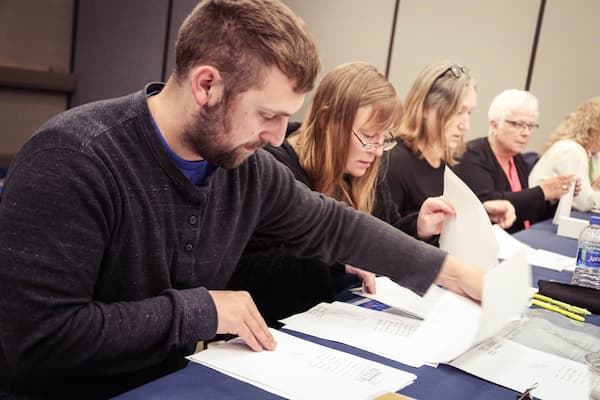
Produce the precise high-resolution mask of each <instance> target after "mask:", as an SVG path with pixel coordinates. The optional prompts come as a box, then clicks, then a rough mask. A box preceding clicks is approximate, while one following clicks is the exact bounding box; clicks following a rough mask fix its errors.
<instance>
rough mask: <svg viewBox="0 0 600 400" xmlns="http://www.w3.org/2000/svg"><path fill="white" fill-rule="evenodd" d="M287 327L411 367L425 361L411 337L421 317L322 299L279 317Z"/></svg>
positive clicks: (418, 365)
mask: <svg viewBox="0 0 600 400" xmlns="http://www.w3.org/2000/svg"><path fill="white" fill-rule="evenodd" d="M281 322H283V323H284V324H285V328H286V329H290V330H294V331H297V332H302V333H306V334H308V335H313V336H317V337H320V338H323V339H327V340H332V341H336V342H340V343H345V344H347V345H350V346H353V347H356V348H359V349H362V350H366V351H369V352H371V353H374V354H378V355H380V356H383V357H386V358H389V359H391V360H395V361H398V362H401V363H404V364H406V365H410V366H412V367H420V366H422V365H423V364H424V363H425V361H424V360H423V357H422V356H421V354H420V353H419V349H418V348H416V347H415V346H413V342H412V341H411V339H410V338H411V337H412V336H413V334H414V332H415V331H416V330H417V328H418V327H419V325H420V324H421V321H420V320H417V319H414V318H410V317H402V316H398V315H394V314H390V313H387V312H381V311H376V310H371V309H367V308H364V307H360V306H357V305H354V304H348V303H340V302H334V303H332V304H328V303H321V304H318V305H316V306H315V307H313V308H311V309H310V310H308V311H306V312H304V313H301V314H296V315H293V316H291V317H288V318H286V319H284V320H282V321H281Z"/></svg>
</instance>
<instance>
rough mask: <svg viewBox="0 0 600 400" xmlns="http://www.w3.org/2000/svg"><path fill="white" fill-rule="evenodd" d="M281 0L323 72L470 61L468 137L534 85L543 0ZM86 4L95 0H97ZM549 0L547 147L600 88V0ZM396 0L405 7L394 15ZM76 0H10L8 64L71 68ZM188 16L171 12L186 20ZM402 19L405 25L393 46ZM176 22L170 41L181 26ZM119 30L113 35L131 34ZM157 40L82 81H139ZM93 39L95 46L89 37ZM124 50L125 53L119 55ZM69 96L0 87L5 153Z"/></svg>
mask: <svg viewBox="0 0 600 400" xmlns="http://www.w3.org/2000/svg"><path fill="white" fill-rule="evenodd" d="M105 1H106V2H108V3H110V5H112V8H111V10H115V11H111V12H116V13H118V12H120V11H119V10H121V8H119V6H118V5H119V4H121V5H122V4H127V5H128V7H129V8H133V9H135V10H138V11H139V13H137V12H134V14H135V15H140V13H142V14H143V13H144V12H146V13H149V14H151V16H153V17H155V18H157V20H160V15H158V14H161V13H165V12H166V11H165V10H166V9H167V5H169V4H172V14H173V15H172V18H174V19H175V20H177V19H181V18H183V15H185V14H186V13H187V11H189V9H191V8H192V6H193V5H194V4H195V0H173V1H172V2H169V0H153V1H150V2H146V1H139V0H138V1H135V2H132V1H129V2H127V3H121V2H120V0H110V1H109V0H105ZM283 1H285V2H286V3H287V4H288V5H289V6H290V7H291V8H292V9H293V10H294V11H296V12H297V13H298V14H299V15H300V16H301V17H303V18H304V19H305V20H306V21H307V23H308V25H309V28H310V30H311V32H312V33H313V35H314V36H315V38H316V40H317V43H318V46H319V48H320V53H321V59H322V62H323V72H326V71H328V70H330V69H331V68H333V67H334V66H336V65H338V64H341V63H346V62H350V61H357V60H360V61H366V62H370V63H372V64H374V65H375V66H376V67H377V68H379V69H380V70H381V71H382V72H385V70H386V65H387V64H388V63H389V64H390V71H389V79H390V81H391V82H392V83H394V85H395V86H396V88H397V89H398V91H399V93H400V95H401V96H402V97H404V95H405V94H406V91H407V90H408V87H409V85H410V84H411V83H412V81H413V80H414V77H415V76H416V74H417V72H418V71H419V70H420V69H421V68H422V67H423V66H424V65H425V64H427V63H429V62H432V61H434V60H438V59H442V58H451V59H455V60H456V61H457V62H458V63H461V64H464V65H467V66H468V67H469V68H470V69H471V71H472V74H473V75H474V76H475V77H476V78H477V81H478V107H477V109H476V110H475V112H474V114H473V119H472V126H471V131H470V132H469V134H468V135H467V139H470V138H474V137H478V136H482V135H485V134H486V131H487V123H486V114H487V107H488V105H489V102H490V101H491V99H492V97H493V96H494V95H495V94H496V93H498V92H499V91H501V90H502V89H505V88H510V87H516V88H524V87H525V85H526V80H527V73H528V69H529V67H530V57H531V52H532V47H533V45H534V37H535V30H536V23H537V20H538V16H539V9H540V3H541V0H525V1H523V0H453V1H445V0H375V1H372V0H327V1H322V0H283ZM96 3H100V2H99V0H97V1H96ZM96 3H94V4H96ZM82 4H84V5H85V4H89V0H85V2H84V3H82ZM545 4H546V7H545V12H544V19H543V24H542V27H541V31H540V38H539V44H538V49H537V58H536V60H535V64H534V65H533V70H532V71H533V76H532V79H531V91H532V92H533V93H534V94H536V95H537V96H538V97H539V99H540V106H541V119H540V123H541V125H542V129H541V130H540V132H539V133H538V134H536V135H535V136H534V138H533V139H532V142H531V145H530V149H533V150H539V149H541V147H542V145H543V143H544V141H545V140H546V136H547V135H548V133H549V132H550V131H551V130H552V128H554V126H555V125H556V124H557V123H558V121H559V120H560V119H561V118H563V117H564V115H566V114H567V113H568V112H570V111H572V110H573V109H574V108H575V107H576V106H577V104H579V103H580V102H582V101H583V100H585V99H586V98H589V97H591V96H593V95H599V94H600V78H599V76H598V71H599V70H600V50H599V48H600V46H598V44H597V41H598V38H600V24H598V22H597V17H598V15H600V1H597V0H570V1H563V0H547V1H546V2H545ZM150 5H152V7H150ZM397 5H399V7H398V15H397V18H396V19H395V20H394V17H395V14H394V11H395V8H396V6H397ZM73 7H74V0H44V1H38V0H0V37H1V38H2V40H0V66H2V65H8V66H19V67H22V68H29V69H39V70H48V69H49V68H52V69H53V70H55V71H59V72H70V70H69V69H70V57H71V47H72V46H71V43H72V40H71V39H72V29H73V18H74V16H73ZM135 10H133V11H135ZM144 15H145V14H144ZM161 15H162V14H161ZM179 22H180V21H179V20H177V21H172V23H173V24H174V25H177V26H178V25H179ZM144 23H145V20H144V19H143V18H138V19H136V20H131V30H132V32H144V27H146V28H147V24H146V25H144ZM394 23H395V24H396V29H395V33H394V36H393V46H390V44H391V41H392V30H393V25H394ZM136 24H140V25H139V26H137V25H136ZM165 28H166V27H165V26H163V24H160V23H157V24H154V25H153V26H152V29H153V32H154V31H156V32H158V33H157V34H156V35H157V37H161V38H163V37H166V34H165V33H164V32H163V31H164V30H165ZM171 28H172V29H171V33H172V35H171V36H170V37H169V38H168V40H169V42H168V44H169V46H167V47H169V49H168V50H169V51H171V50H172V42H174V37H173V35H174V33H175V32H176V29H174V27H171ZM138 36H139V35H138ZM142 36H144V35H142ZM111 40H113V39H111ZM114 40H115V42H114V46H121V47H122V46H128V43H130V42H128V41H123V40H117V39H114ZM151 42H152V43H151V45H148V46H139V45H135V46H134V48H133V49H132V50H131V52H132V54H133V55H135V57H132V61H131V62H128V65H127V68H121V67H118V70H119V71H120V72H122V73H120V74H114V73H110V68H100V69H97V70H94V71H95V72H94V73H93V74H90V73H89V72H85V71H84V72H82V73H81V74H80V75H86V74H87V75H93V76H80V77H79V80H80V83H81V82H85V79H92V80H93V81H98V82H110V83H111V85H112V86H111V87H115V88H122V87H129V86H127V85H131V82H132V80H135V79H139V75H140V74H139V71H146V70H149V69H152V71H154V70H159V71H160V70H161V66H160V65H154V64H160V63H161V60H162V59H163V56H164V54H163V50H164V47H165V46H164V43H162V42H160V43H159V41H157V40H152V41H151ZM390 47H392V52H391V53H390ZM86 50H88V51H92V52H93V50H94V49H93V48H90V46H86ZM124 51H128V49H125V50H124ZM156 52H158V53H156ZM96 53H97V52H96ZM157 54H158V55H157ZM119 60H120V61H121V63H122V62H123V60H122V58H121V57H119ZM148 60H151V61H148ZM98 62H102V63H106V65H108V66H113V67H116V66H118V65H120V64H119V63H118V60H113V61H112V62H111V60H110V59H103V58H102V57H100V58H99V61H98ZM136 63H137V64H136ZM149 64H152V65H149ZM166 65H167V69H166V71H165V72H166V74H167V75H168V73H169V72H170V68H171V65H172V58H167V62H166ZM102 74H104V75H102ZM150 75H152V77H153V78H152V79H160V77H159V76H157V77H154V75H156V73H152V74H150ZM144 76H145V75H144ZM321 76H322V74H321V75H320V77H321ZM320 77H319V79H320ZM145 79H147V78H145ZM80 86H81V85H80ZM104 86H105V85H103V87H104ZM138 86H139V85H138V84H136V88H137V87H138ZM80 89H81V87H80ZM111 90H112V89H111ZM120 94H122V93H114V94H113V93H104V92H102V93H95V92H94V89H93V88H92V89H90V91H89V93H88V92H86V96H89V98H90V99H95V98H104V97H107V96H109V97H112V96H113V95H114V96H117V95H120ZM86 98H87V97H86ZM309 99H310V96H308V98H307V102H306V103H305V106H304V107H303V108H302V109H301V110H300V112H299V113H298V114H296V115H295V116H293V119H295V120H299V119H302V117H303V116H304V113H305V110H306V104H307V103H308V100H309ZM66 101H67V95H66V94H64V93H58V92H48V91H46V92H42V91H35V90H25V89H15V88H7V87H2V86H0V126H1V127H2V129H1V130H0V154H6V153H14V152H16V151H17V149H18V148H19V147H20V145H21V144H22V142H23V141H24V140H25V138H27V137H28V136H29V135H30V134H31V132H32V131H33V130H34V129H35V128H36V127H38V126H39V125H40V124H41V123H42V122H43V121H44V120H46V119H47V118H48V117H50V116H51V115H54V114H56V113H58V112H60V111H62V110H63V109H64V108H65V107H66Z"/></svg>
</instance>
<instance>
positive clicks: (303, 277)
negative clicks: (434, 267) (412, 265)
mask: <svg viewBox="0 0 600 400" xmlns="http://www.w3.org/2000/svg"><path fill="white" fill-rule="evenodd" d="M267 151H269V152H270V153H271V154H272V155H273V156H275V158H276V159H277V160H279V161H280V162H281V163H282V164H284V165H285V166H286V167H288V168H289V169H290V171H292V173H293V174H294V176H295V178H296V179H297V180H298V181H300V182H302V183H303V184H304V185H306V186H307V187H308V188H310V189H312V187H311V185H310V182H309V179H308V176H307V174H306V171H305V170H304V169H303V168H302V166H301V165H300V160H299V159H298V155H297V153H296V152H295V150H294V149H293V147H292V146H291V145H290V144H289V143H288V142H287V141H285V142H284V143H283V145H282V146H281V147H267ZM376 195H377V197H376V202H375V204H376V207H375V210H374V212H373V215H375V216H376V217H378V218H380V219H382V220H383V221H386V222H388V223H390V224H392V225H394V226H395V227H397V228H398V229H401V230H402V231H404V232H406V233H407V234H409V235H412V236H416V234H417V232H416V221H417V213H412V214H410V215H408V216H406V217H402V216H401V215H400V214H399V213H398V211H397V208H396V205H395V204H394V202H393V201H392V199H391V195H390V191H389V189H388V187H387V183H386V182H385V181H384V180H380V181H379V182H378V186H377V191H376ZM356 267H360V265H356ZM355 282H356V279H354V277H353V276H351V275H347V274H345V272H344V265H343V264H340V263H336V264H333V265H329V264H327V263H323V262H322V261H320V260H318V259H315V258H305V257H297V256H295V255H293V254H292V253H291V252H290V251H289V250H288V249H287V248H286V246H285V244H284V243H282V242H281V241H280V240H274V241H273V240H267V241H265V240H260V239H257V238H254V239H253V240H251V242H250V243H249V244H248V247H247V249H246V251H245V252H244V254H243V255H242V258H241V260H240V263H239V266H238V270H237V271H236V273H235V274H234V276H233V277H232V280H231V282H230V284H229V288H231V289H235V290H247V291H248V292H250V294H251V295H252V298H253V299H254V301H255V302H256V304H257V307H258V309H259V310H260V312H261V314H262V315H263V317H264V318H265V320H266V321H267V323H268V324H269V325H272V326H279V324H278V322H277V321H278V320H280V319H283V318H285V317H287V316H289V315H292V314H296V313H299V312H303V311H306V310H307V309H309V308H310V307H312V306H314V305H316V304H318V303H320V302H322V301H332V300H334V299H335V296H336V295H337V294H338V292H340V291H343V289H345V288H346V286H347V285H348V284H352V283H355Z"/></svg>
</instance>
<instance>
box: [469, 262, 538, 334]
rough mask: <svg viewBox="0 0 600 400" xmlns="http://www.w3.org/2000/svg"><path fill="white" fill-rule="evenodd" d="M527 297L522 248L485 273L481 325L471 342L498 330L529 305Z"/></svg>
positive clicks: (527, 275)
mask: <svg viewBox="0 0 600 400" xmlns="http://www.w3.org/2000/svg"><path fill="white" fill-rule="evenodd" d="M530 298H531V266H530V265H529V264H528V263H527V260H526V255H525V251H520V252H518V253H517V254H516V255H515V256H514V257H512V258H509V259H508V260H505V261H504V262H502V264H500V266H498V267H497V268H494V269H492V270H491V271H488V272H487V273H486V275H485V283H484V287H483V298H482V299H481V308H482V315H481V325H480V329H479V332H478V333H477V337H476V340H475V341H476V342H478V341H480V340H482V339H485V338H487V337H489V336H491V335H494V334H495V333H496V332H498V331H499V330H500V329H501V328H502V326H503V325H505V324H506V323H507V322H508V321H510V320H511V319H513V318H515V317H517V316H518V314H520V313H521V312H523V311H524V310H525V309H527V308H528V307H529V301H530Z"/></svg>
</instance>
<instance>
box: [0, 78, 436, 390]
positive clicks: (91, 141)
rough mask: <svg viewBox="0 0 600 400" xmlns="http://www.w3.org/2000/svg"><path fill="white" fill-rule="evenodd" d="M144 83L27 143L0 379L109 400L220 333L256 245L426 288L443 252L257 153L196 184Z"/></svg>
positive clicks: (2, 276) (8, 192)
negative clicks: (220, 301) (273, 242)
mask: <svg viewBox="0 0 600 400" xmlns="http://www.w3.org/2000/svg"><path fill="white" fill-rule="evenodd" d="M155 89H158V90H160V86H159V87H157V86H156V85H150V86H149V87H147V88H146V89H145V90H144V91H140V92H137V93H135V94H132V95H129V96H126V97H122V98H119V99H113V100H107V101H102V102H97V103H93V104H89V105H85V106H81V107H78V108H75V109H72V110H69V111H67V112H65V113H62V114H60V115H58V116H57V117H55V118H53V119H52V120H50V121H49V122H47V123H46V124H45V125H44V126H42V128H41V129H40V130H39V131H38V132H37V133H36V134H35V135H34V136H33V137H32V138H31V139H30V140H29V141H28V142H27V143H26V144H25V146H24V147H23V149H22V150H21V151H20V153H19V155H18V156H17V158H16V160H15V161H14V162H13V164H12V165H11V167H10V169H9V173H8V176H7V179H6V181H5V186H4V191H3V192H2V197H1V200H0V262H1V265H0V343H1V346H2V347H1V348H0V375H1V376H0V379H1V380H2V385H1V386H3V387H4V389H2V388H0V394H1V393H2V390H5V391H9V390H10V391H13V392H15V393H16V392H24V390H25V389H24V387H25V386H30V387H32V388H33V389H32V390H34V391H38V392H39V393H46V394H48V396H49V397H64V398H105V397H108V396H112V395H115V394H117V393H120V392H122V391H125V390H127V389H130V388H132V387H135V386H137V385H139V384H142V383H144V382H146V381H148V380H150V379H154V378H156V377H158V376H160V375H162V374H165V373H167V372H170V371H173V370H175V369H177V368H180V367H182V366H183V365H184V364H185V361H184V359H183V356H184V355H187V354H189V353H191V352H192V349H193V346H194V344H195V343H196V341H198V340H201V339H209V338H212V337H213V336H214V335H215V333H216V328H217V315H216V309H215V305H214V303H213V301H212V299H211V297H210V295H209V293H208V290H210V289H222V288H224V287H225V285H226V283H227V282H228V280H229V278H230V276H231V275H232V273H233V271H234V269H235V266H236V263H237V261H238V259H239V257H240V254H241V253H242V251H243V249H244V246H245V245H246V243H247V241H248V239H249V238H250V236H251V235H252V234H253V232H255V231H256V232H257V235H263V237H265V238H268V237H277V238H278V239H279V240H283V241H285V242H287V246H288V249H289V250H290V251H291V252H293V253H294V254H297V255H302V256H304V257H315V258H320V259H322V260H323V261H324V262H326V263H333V262H335V261H340V262H343V263H349V264H352V265H360V266H363V267H365V268H370V269H372V270H373V271H375V272H378V273H380V274H385V275H389V276H391V277H392V278H393V279H395V280H397V281H399V282H401V283H403V284H404V285H406V286H408V287H411V288H413V289H414V290H415V291H417V292H421V293H422V292H424V291H425V290H426V289H427V287H428V286H429V285H430V284H431V282H432V281H433V280H434V279H435V277H436V275H437V273H438V271H439V268H440V265H441V263H442V261H443V259H444V257H445V253H443V252H441V251H440V250H438V249H435V248H433V247H431V246H429V245H426V244H424V243H422V242H419V241H417V240H414V239H412V238H411V237H409V236H407V235H405V234H403V233H402V232H400V231H398V230H396V229H394V228H393V227H391V226H390V225H388V224H386V223H384V222H381V221H379V220H377V219H375V218H373V217H371V216H369V215H366V214H363V213H359V212H356V211H354V210H352V209H350V208H348V207H346V206H344V205H342V204H340V203H337V202H335V201H333V200H331V199H326V198H324V197H323V196H321V195H318V194H316V193H314V192H311V191H309V190H307V189H306V187H305V186H304V185H302V184H301V183H299V182H297V181H296V180H295V179H294V177H293V175H292V174H291V173H290V172H289V170H287V168H285V167H284V166H282V165H281V164H279V163H278V162H277V161H275V160H274V159H273V157H272V156H271V155H269V154H268V153H266V152H264V151H258V152H257V153H256V154H255V155H253V156H252V157H250V158H249V159H248V160H247V161H246V162H244V163H243V164H242V165H241V166H240V167H239V168H237V169H233V170H225V169H221V168H218V169H217V170H216V171H214V173H213V174H212V175H211V176H210V177H209V178H208V179H207V180H206V182H205V183H204V184H203V185H201V186H194V185H192V184H191V183H190V182H189V181H188V180H187V178H185V176H183V175H182V174H181V173H180V172H179V170H178V169H177V168H176V167H175V166H174V164H173V163H172V162H171V160H170V158H169V156H168V154H167V153H166V151H165V149H164V148H163V146H162V144H161V142H160V140H159V138H158V137H157V135H156V133H155V131H154V129H153V126H152V122H151V121H152V120H151V115H150V112H149V109H148V107H147V103H146V93H147V92H149V91H152V90H155Z"/></svg>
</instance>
